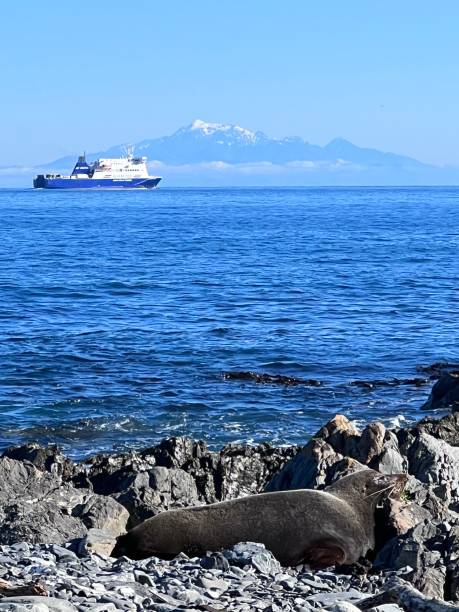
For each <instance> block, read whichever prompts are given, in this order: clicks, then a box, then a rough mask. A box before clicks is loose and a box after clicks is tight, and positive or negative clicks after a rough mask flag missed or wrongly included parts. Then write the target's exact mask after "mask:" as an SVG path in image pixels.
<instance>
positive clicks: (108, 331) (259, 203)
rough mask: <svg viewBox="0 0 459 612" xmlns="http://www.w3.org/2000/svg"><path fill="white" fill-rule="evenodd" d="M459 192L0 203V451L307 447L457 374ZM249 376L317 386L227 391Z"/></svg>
mask: <svg viewBox="0 0 459 612" xmlns="http://www.w3.org/2000/svg"><path fill="white" fill-rule="evenodd" d="M458 202H459V189H455V188H444V189H443V188H416V189H410V188H402V189H400V188H397V189H395V188H394V189H391V188H384V189H377V188H368V189H362V188H355V189H345V188H340V189H328V188H327V189H206V190H199V189H193V190H185V189H181V190H168V189H166V188H164V189H160V190H158V191H154V192H148V191H146V192H120V191H117V192H93V193H88V192H74V193H71V192H47V191H35V192H34V191H32V190H23V191H19V190H0V214H1V217H0V218H1V221H0V234H1V235H0V238H1V240H0V256H1V261H2V266H1V270H0V287H1V289H0V291H1V301H0V339H1V344H0V408H1V409H0V432H1V434H0V446H1V447H2V448H4V447H6V446H8V445H11V444H14V443H19V442H23V441H26V440H27V441H30V440H37V441H39V442H50V441H51V442H57V443H59V444H63V445H64V446H65V447H66V450H67V451H68V452H70V453H71V454H73V455H76V456H81V455H83V454H87V453H89V452H94V451H97V450H101V449H118V448H125V447H126V446H145V445H148V444H150V443H152V442H155V441H158V440H159V439H161V438H164V437H167V436H171V435H179V434H186V435H189V436H192V437H195V438H202V439H204V440H206V441H207V442H209V443H211V444H213V445H215V446H217V447H218V446H220V445H222V444H224V443H226V442H230V441H262V440H263V441H270V442H275V443H288V442H296V443H303V442H305V441H306V440H307V438H308V436H309V435H311V434H312V433H314V432H315V431H316V430H317V429H318V428H319V427H320V426H321V425H323V424H324V422H325V421H326V420H327V419H328V418H330V417H332V416H333V415H334V414H335V413H337V412H340V413H344V414H346V415H347V416H349V417H350V418H352V419H356V420H358V421H360V422H367V421H370V420H372V419H382V420H384V421H386V422H394V419H395V420H396V419H397V418H400V415H402V418H403V417H404V418H407V419H415V418H418V417H419V416H420V414H421V413H420V412H419V407H420V406H421V404H422V403H423V401H424V400H425V398H426V397H427V395H428V392H429V386H424V387H415V386H410V385H407V386H395V387H381V388H376V389H374V390H371V391H370V390H367V389H363V388H360V387H353V386H349V384H348V383H349V382H350V381H352V380H373V379H379V380H381V379H387V380H389V379H391V378H393V377H397V378H411V377H413V376H419V374H418V373H417V372H416V366H417V365H418V364H427V363H431V362H433V361H437V360H440V359H455V357H457V352H456V342H457V336H458V333H457V321H458V316H459V298H458V294H457V278H458V272H459V264H458V257H457V253H458V245H459V233H458V230H457V228H458V227H459V206H458ZM233 370H253V371H257V372H269V373H274V374H276V373H277V374H285V375H292V376H298V377H303V378H315V379H318V380H320V381H322V383H323V385H322V386H320V387H305V386H295V387H288V388H285V387H281V386H275V385H259V384H255V383H252V382H238V381H225V380H223V378H222V376H221V373H222V372H223V371H233Z"/></svg>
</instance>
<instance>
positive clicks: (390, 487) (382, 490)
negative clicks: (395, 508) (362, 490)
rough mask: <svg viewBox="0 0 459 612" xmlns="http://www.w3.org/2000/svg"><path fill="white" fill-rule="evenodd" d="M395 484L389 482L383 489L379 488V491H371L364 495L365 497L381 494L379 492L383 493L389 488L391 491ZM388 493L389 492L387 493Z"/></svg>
mask: <svg viewBox="0 0 459 612" xmlns="http://www.w3.org/2000/svg"><path fill="white" fill-rule="evenodd" d="M395 488H396V485H395V484H391V485H389V486H388V487H386V488H385V489H380V490H379V491H374V492H373V493H370V494H369V495H365V499H366V498H367V497H373V495H381V493H384V492H385V491H389V489H391V493H392V492H393V491H394V490H395ZM389 495H390V493H389Z"/></svg>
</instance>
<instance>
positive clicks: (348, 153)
mask: <svg viewBox="0 0 459 612" xmlns="http://www.w3.org/2000/svg"><path fill="white" fill-rule="evenodd" d="M124 148H125V145H123V144H119V145H115V146H113V147H109V148H108V149H105V150H103V151H97V152H95V153H92V154H90V155H88V159H90V160H92V159H95V158H97V157H110V156H113V157H119V156H120V155H122V154H123V151H124ZM134 148H135V152H136V154H137V155H145V156H147V157H148V159H149V160H150V161H158V162H162V163H164V164H172V165H183V164H199V163H206V162H207V163H208V162H224V163H228V164H241V163H254V162H258V163H259V162H270V163H273V164H287V163H291V162H304V161H310V162H337V161H344V162H349V163H357V164H360V163H363V164H365V165H370V166H374V165H376V166H377V165H383V166H392V167H403V166H405V167H406V166H408V167H417V168H418V167H422V166H428V164H423V163H422V162H420V161H418V160H416V159H413V158H411V157H408V156H404V155H398V154H395V153H390V152H383V151H379V150H378V149H373V148H366V147H359V146H357V145H355V144H353V143H352V142H350V141H348V140H346V139H344V138H342V137H338V138H334V139H333V140H331V141H330V142H329V143H327V144H326V145H325V146H323V147H321V146H320V145H315V144H311V143H309V142H308V141H307V140H304V139H303V138H301V137H299V136H289V137H285V138H271V137H269V136H267V135H266V134H265V133H264V132H261V131H257V132H254V131H252V130H249V129H247V128H243V127H241V126H239V125H237V124H224V123H223V124H222V123H208V122H205V121H202V120H201V119H196V120H194V121H193V122H192V123H191V124H189V125H187V126H184V127H181V128H179V129H178V130H176V131H175V132H173V133H172V134H171V135H169V136H162V137H159V138H149V139H144V140H141V141H139V142H138V143H136V144H135V145H134ZM74 159H75V156H65V157H62V158H59V159H57V160H54V161H53V162H50V163H47V164H45V167H50V168H62V167H64V166H68V165H69V163H70V165H71V164H72V163H73V162H74Z"/></svg>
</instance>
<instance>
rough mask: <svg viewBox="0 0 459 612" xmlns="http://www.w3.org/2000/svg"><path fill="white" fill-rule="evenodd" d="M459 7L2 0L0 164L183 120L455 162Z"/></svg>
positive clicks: (143, 133)
mask: <svg viewBox="0 0 459 612" xmlns="http://www.w3.org/2000/svg"><path fill="white" fill-rule="evenodd" d="M458 18H459V3H457V2H455V1H452V0H450V1H449V0H443V1H442V2H441V3H437V4H434V3H432V2H431V1H430V0H429V1H426V0H416V1H414V0H404V1H403V2H401V1H400V0H398V1H394V0H385V1H384V2H373V1H371V0H351V1H350V2H342V1H341V0H323V1H321V2H307V1H306V0H284V2H279V1H274V0H250V1H248V0H244V1H242V0H231V1H229V0H219V1H217V0H213V1H211V0H193V1H191V0H167V1H164V2H163V1H159V0H158V1H154V0H149V1H148V0H135V1H134V2H131V3H127V2H125V1H123V2H121V1H118V0H111V1H108V0H98V1H97V2H62V0H60V1H57V0H40V1H36V0H22V1H21V2H17V1H16V0H14V1H13V0H4V1H3V2H2V4H1V7H0V53H1V55H0V57H1V58H2V59H1V79H2V95H1V106H2V112H1V115H0V117H1V119H0V121H1V136H2V147H1V150H0V165H10V164H31V163H36V162H37V163H38V162H42V161H44V160H52V159H54V158H57V157H60V156H62V155H65V154H67V153H73V152H76V151H81V150H83V149H86V150H87V151H91V150H100V149H103V148H106V147H108V146H110V145H112V144H116V143H119V142H136V141H138V140H141V139H143V138H150V137H151V138H152V137H156V136H161V135H166V134H169V133H170V132H172V131H174V130H175V129H177V128H178V127H180V126H182V125H186V124H188V123H191V122H192V121H193V119H195V118H198V117H199V118H202V119H204V120H206V121H216V122H225V123H238V124H240V125H242V126H244V127H248V128H250V129H254V130H262V131H264V132H266V133H267V134H269V135H271V136H285V135H299V136H302V137H303V138H305V139H307V140H309V141H310V142H313V143H317V144H325V143H326V142H327V141H329V140H331V139H332V138H334V137H336V136H342V137H345V138H347V139H349V140H351V141H353V142H355V143H356V144H359V145H361V146H372V147H376V148H379V149H382V150H389V151H394V152H397V153H403V154H407V155H411V156H413V157H416V158H418V159H421V160H422V161H427V162H431V163H438V164H443V163H448V164H454V165H458V166H459V145H458V142H459V113H458V108H459V79H458V60H459V36H458V34H457V32H458V25H459V19H458Z"/></svg>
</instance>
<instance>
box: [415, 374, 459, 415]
mask: <svg viewBox="0 0 459 612" xmlns="http://www.w3.org/2000/svg"><path fill="white" fill-rule="evenodd" d="M447 408H451V409H452V410H453V412H456V410H459V372H446V373H444V374H442V375H441V376H440V378H439V379H438V380H437V382H436V383H435V384H434V386H433V387H432V391H431V392H430V395H429V397H428V399H427V401H426V402H425V404H424V405H423V406H422V407H421V410H440V409H443V410H445V409H447Z"/></svg>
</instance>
